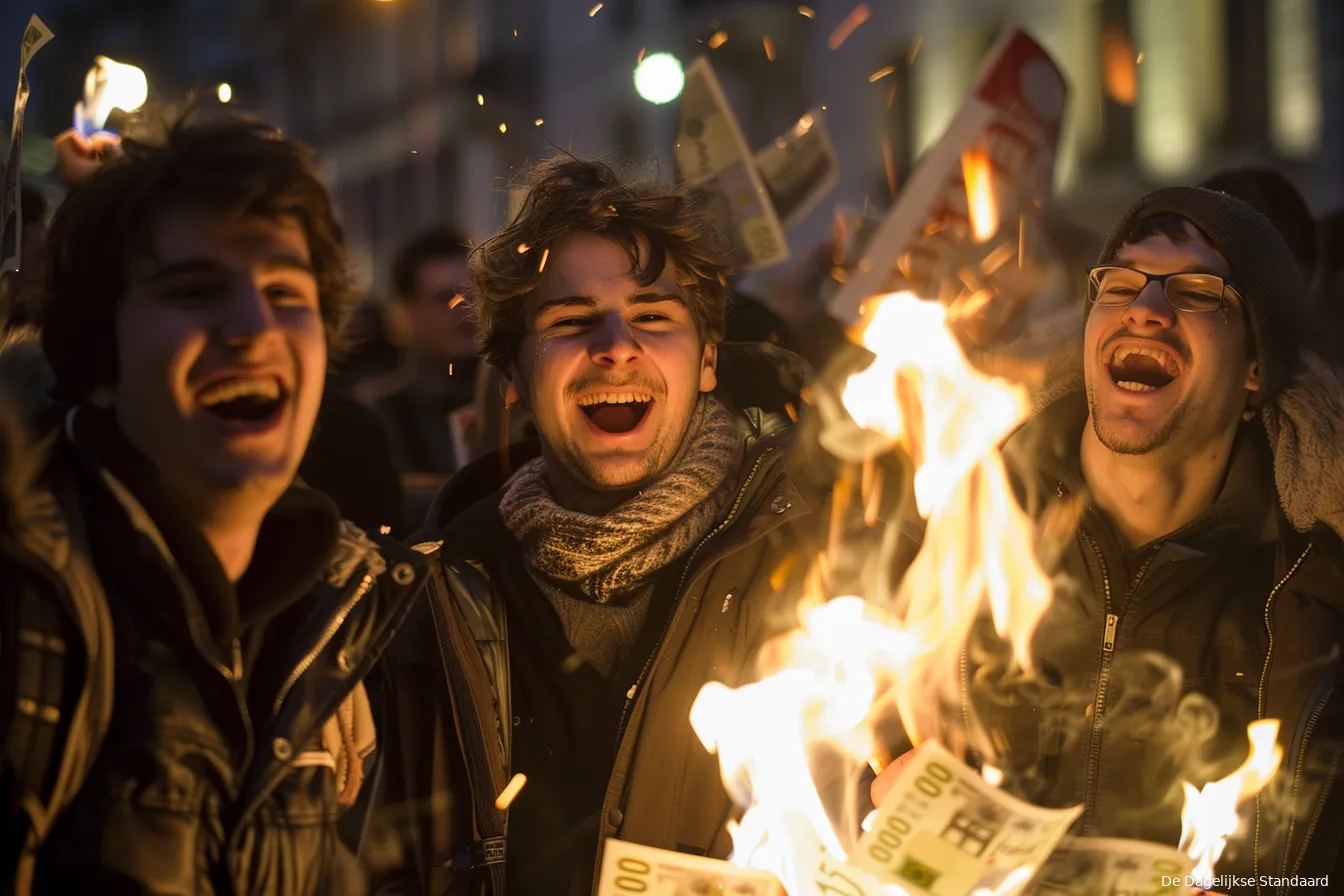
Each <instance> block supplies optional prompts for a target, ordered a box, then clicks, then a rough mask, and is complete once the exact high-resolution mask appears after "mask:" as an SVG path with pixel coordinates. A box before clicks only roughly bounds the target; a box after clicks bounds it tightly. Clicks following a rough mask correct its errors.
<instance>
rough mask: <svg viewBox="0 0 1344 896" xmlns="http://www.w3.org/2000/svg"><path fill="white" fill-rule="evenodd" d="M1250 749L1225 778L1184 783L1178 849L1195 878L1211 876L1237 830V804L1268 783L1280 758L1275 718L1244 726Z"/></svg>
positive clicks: (1280, 750)
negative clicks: (1199, 783) (1192, 862)
mask: <svg viewBox="0 0 1344 896" xmlns="http://www.w3.org/2000/svg"><path fill="white" fill-rule="evenodd" d="M1246 736H1247V737H1248V738H1249V739H1250V741H1251V752H1250V754H1249V755H1247V757H1246V761H1245V762H1243V763H1242V764H1241V767H1240V768H1238V769H1237V770H1236V771H1234V772H1232V774H1230V775H1228V776H1227V777H1226V778H1221V779H1219V780H1217V781H1210V782H1209V783H1208V784H1205V785H1204V786H1203V787H1202V788H1196V787H1195V786H1194V785H1193V784H1190V783H1189V782H1185V783H1184V784H1183V785H1182V786H1183V787H1184V788H1185V808H1184V809H1182V810H1181V850H1182V851H1183V852H1184V853H1185V854H1186V855H1188V856H1190V858H1192V859H1194V860H1195V862H1196V864H1195V870H1194V871H1193V872H1192V873H1193V876H1194V877H1195V879H1196V880H1208V879H1209V878H1211V877H1213V868H1214V865H1215V864H1216V863H1217V861H1218V859H1219V857H1220V856H1222V854H1223V848H1224V847H1226V846H1227V838H1228V837H1231V836H1232V835H1233V834H1235V833H1236V831H1237V826H1238V823H1239V819H1238V816H1237V806H1238V805H1240V804H1241V803H1243V802H1245V801H1246V800H1248V799H1250V798H1251V797H1253V796H1255V795H1256V794H1257V793H1259V792H1260V790H1261V789H1262V788H1263V787H1264V786H1265V785H1266V784H1268V783H1269V779H1270V778H1272V777H1274V773H1275V772H1277V771H1278V770H1279V764H1280V763H1281V762H1282V761H1283V748H1282V747H1280V746H1279V744H1278V738H1279V721H1278V719H1261V720H1260V721H1258V722H1252V723H1251V724H1250V725H1248V726H1246Z"/></svg>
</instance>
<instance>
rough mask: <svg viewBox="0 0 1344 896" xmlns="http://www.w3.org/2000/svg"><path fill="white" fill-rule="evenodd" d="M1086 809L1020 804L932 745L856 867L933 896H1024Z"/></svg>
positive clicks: (898, 789) (883, 813)
mask: <svg viewBox="0 0 1344 896" xmlns="http://www.w3.org/2000/svg"><path fill="white" fill-rule="evenodd" d="M1082 809H1083V807H1082V806H1073V807H1070V808H1068V809H1041V808H1039V807H1037V806H1033V805H1031V804H1030V803H1027V802H1024V801H1022V800H1019V799H1017V798H1015V797H1013V796H1010V795H1009V794H1007V793H1005V792H1003V791H1002V790H999V789H998V788H996V787H994V786H992V785H990V784H989V783H988V782H987V781H985V780H984V779H983V778H981V777H980V776H979V775H976V774H975V773H974V772H972V771H970V770H969V769H968V768H966V766H964V765H962V764H961V763H960V762H958V761H957V759H956V758H955V757H954V756H952V754H950V753H948V752H947V751H946V750H944V749H943V748H942V747H940V746H938V744H936V743H934V742H933V741H927V742H925V743H924V744H923V745H921V746H920V748H919V750H918V751H916V753H915V756H914V758H913V759H912V760H911V761H910V763H909V764H908V765H907V766H906V767H905V769H904V771H902V772H901V777H900V779H899V780H898V781H897V782H896V786H895V787H893V788H892V790H891V792H890V793H889V794H888V796H887V798H886V799H885V800H884V801H883V803H882V806H881V807H880V808H879V809H878V812H877V819H876V821H875V822H874V824H873V826H872V830H870V831H868V832H867V833H865V834H864V835H863V837H862V838H861V839H860V840H859V844H858V847H857V848H856V849H855V851H854V856H853V858H852V860H851V861H852V863H853V864H854V865H855V866H856V867H858V868H860V869H862V870H864V871H868V872H870V873H872V874H874V875H876V876H877V877H878V879H879V880H881V881H882V882H883V883H888V882H890V883H895V884H898V885H900V886H904V887H908V888H913V889H915V890H918V891H920V892H924V893H929V894H931V896H965V894H968V893H979V892H982V891H983V892H988V893H994V894H998V896H1010V894H1015V893H1020V892H1021V891H1022V890H1023V888H1024V887H1025V886H1026V884H1027V882H1028V881H1029V880H1030V879H1031V878H1032V876H1033V875H1034V874H1035V873H1036V869H1037V868H1038V867H1040V866H1041V865H1042V864H1043V863H1044V862H1045V860H1046V857H1048V856H1049V855H1050V853H1051V852H1052V851H1053V850H1054V848H1055V844H1057V843H1058V842H1059V841H1060V839H1061V838H1062V837H1063V836H1064V834H1065V833H1067V832H1068V829H1069V825H1071V824H1072V823H1073V821H1074V819H1076V818H1077V817H1078V816H1079V814H1081V813H1082ZM1097 892H1103V891H1097Z"/></svg>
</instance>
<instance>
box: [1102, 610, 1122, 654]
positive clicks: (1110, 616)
mask: <svg viewBox="0 0 1344 896" xmlns="http://www.w3.org/2000/svg"><path fill="white" fill-rule="evenodd" d="M1119 623H1120V617H1119V616H1117V615H1115V614H1114V613H1107V614H1106V634H1105V636H1104V637H1102V639H1101V649H1102V650H1104V651H1106V652H1107V653H1110V652H1111V651H1112V650H1114V649H1115V627H1116V626H1117V625H1118V624H1119Z"/></svg>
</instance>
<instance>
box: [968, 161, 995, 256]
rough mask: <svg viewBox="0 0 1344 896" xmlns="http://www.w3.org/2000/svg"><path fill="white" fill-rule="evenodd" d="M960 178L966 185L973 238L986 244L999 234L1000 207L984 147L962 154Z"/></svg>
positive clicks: (992, 173)
mask: <svg viewBox="0 0 1344 896" xmlns="http://www.w3.org/2000/svg"><path fill="white" fill-rule="evenodd" d="M961 176H962V178H963V179H964V180H965V181H966V212H967V216H968V217H969V218H970V219H971V238H972V239H973V240H975V241H976V242H977V243H987V242H989V241H990V240H992V239H994V235H995V234H996V233H998V232H999V206H998V203H997V202H995V201H994V172H993V170H992V169H991V168H990V165H989V153H988V152H987V151H986V150H985V149H984V148H983V147H979V148H976V149H968V150H966V151H965V152H963V153H962V154H961Z"/></svg>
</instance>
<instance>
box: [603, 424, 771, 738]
mask: <svg viewBox="0 0 1344 896" xmlns="http://www.w3.org/2000/svg"><path fill="white" fill-rule="evenodd" d="M774 450H775V449H773V448H770V449H767V450H766V451H764V452H762V454H761V456H760V457H758V458H756V463H754V464H752V467H751V472H749V473H748V474H747V478H746V479H744V480H743V481H742V487H741V488H740V489H738V490H737V498H736V499H734V501H733V506H732V508H731V509H729V511H728V515H727V516H726V517H724V518H723V522H721V523H719V524H718V525H717V526H715V527H714V529H713V531H711V532H710V533H709V534H708V535H706V536H705V537H704V538H702V539H700V543H699V544H697V545H696V546H695V548H694V549H693V550H692V551H691V554H690V556H689V557H688V558H687V559H686V566H685V568H684V569H683V570H682V572H681V579H680V580H679V581H678V582H677V590H676V591H675V592H673V600H674V601H675V602H676V603H675V605H674V609H673V611H672V612H671V613H668V614H667V618H666V619H665V620H664V621H663V630H662V632H661V633H660V634H659V635H658V641H657V642H656V643H655V645H654V648H653V650H652V651H650V653H649V658H648V659H647V660H645V661H644V668H642V669H640V670H639V676H638V677H637V678H636V679H635V683H634V684H632V685H631V686H630V690H628V691H626V692H625V705H624V706H623V707H622V708H621V722H620V724H619V725H618V726H617V728H616V752H617V753H618V754H619V753H620V749H621V741H622V740H624V739H625V726H626V724H627V722H629V720H630V707H631V706H632V705H633V704H634V700H635V695H636V694H638V693H639V688H640V685H642V684H643V683H644V678H645V676H647V675H648V674H649V670H650V669H651V668H653V664H654V661H655V660H656V659H657V658H658V654H659V653H661V652H662V649H663V641H664V639H666V638H667V633H668V632H669V631H670V630H671V628H672V622H673V620H674V619H675V618H676V615H677V614H676V609H675V608H679V607H680V606H681V600H680V595H681V593H682V589H683V588H685V587H686V577H687V576H688V575H690V573H691V568H692V566H693V565H694V564H695V558H696V555H698V554H699V553H700V549H701V548H702V547H704V546H705V545H706V544H707V543H708V542H709V540H710V539H712V538H713V537H714V536H715V535H718V534H719V533H720V532H722V531H723V530H724V529H726V528H727V527H728V525H729V524H730V523H732V522H733V519H734V518H735V517H736V516H737V511H738V509H739V508H740V507H741V506H742V499H743V498H744V497H745V496H746V494H747V488H748V487H749V486H750V485H751V481H752V479H754V478H755V476H756V471H757V470H759V469H760V467H761V464H762V463H763V462H764V461H765V459H766V457H768V456H769V455H770V454H772V453H773V452H774Z"/></svg>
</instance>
